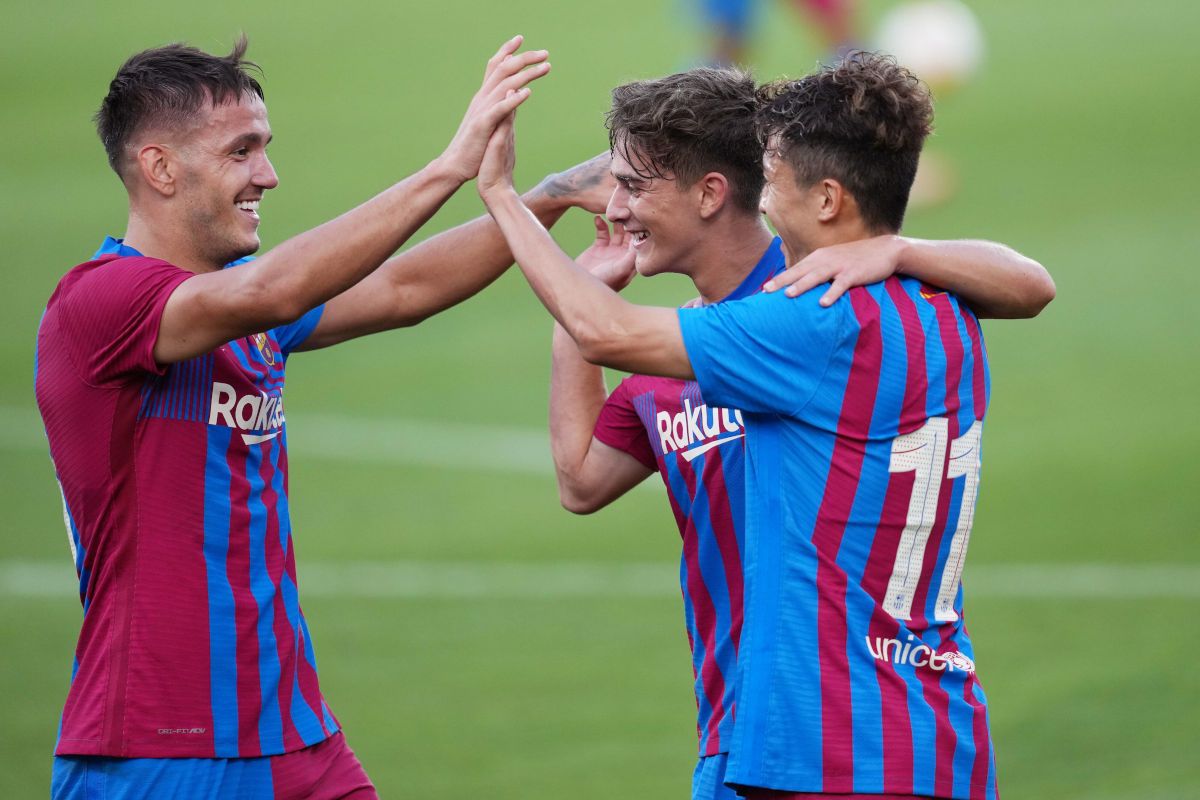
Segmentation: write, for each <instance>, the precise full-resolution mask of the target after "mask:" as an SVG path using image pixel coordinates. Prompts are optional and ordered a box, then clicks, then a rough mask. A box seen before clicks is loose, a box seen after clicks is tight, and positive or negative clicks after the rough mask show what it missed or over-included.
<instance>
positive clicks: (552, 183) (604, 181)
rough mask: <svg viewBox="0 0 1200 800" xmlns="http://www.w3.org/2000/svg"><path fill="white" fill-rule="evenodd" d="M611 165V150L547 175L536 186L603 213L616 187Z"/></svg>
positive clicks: (595, 211)
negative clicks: (562, 170)
mask: <svg viewBox="0 0 1200 800" xmlns="http://www.w3.org/2000/svg"><path fill="white" fill-rule="evenodd" d="M611 167H612V153H610V152H608V151H607V150H605V151H604V152H603V153H601V154H600V155H598V156H595V157H594V158H589V159H588V160H587V161H584V162H583V163H581V164H576V165H575V166H573V167H571V168H570V169H568V170H566V171H564V172H559V173H556V174H554V175H548V176H547V177H546V178H545V179H544V180H543V181H542V182H541V183H540V184H539V185H538V187H537V188H538V190H540V191H542V192H544V193H545V194H547V195H549V196H550V197H553V198H556V199H559V200H561V201H563V202H565V203H566V204H567V205H571V206H575V207H576V208H582V209H584V210H585V211H588V212H590V213H592V214H603V213H604V210H605V209H606V208H608V201H609V200H610V199H612V193H613V190H614V189H616V188H617V181H616V179H615V178H613V176H612V171H611Z"/></svg>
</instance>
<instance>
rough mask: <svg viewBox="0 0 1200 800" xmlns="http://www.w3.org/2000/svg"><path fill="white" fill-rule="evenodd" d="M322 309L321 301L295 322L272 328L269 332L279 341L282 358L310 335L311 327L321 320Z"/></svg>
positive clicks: (323, 306)
mask: <svg viewBox="0 0 1200 800" xmlns="http://www.w3.org/2000/svg"><path fill="white" fill-rule="evenodd" d="M324 311H325V304H324V303H322V304H321V305H319V306H317V307H316V308H314V309H312V310H310V311H308V312H307V313H306V314H305V315H304V316H302V317H301V318H300V319H298V320H296V321H295V322H292V323H289V324H287V325H280V326H279V327H278V328H274V329H272V331H271V333H273V334H274V335H275V341H277V342H279V349H280V351H281V352H282V353H283V356H284V358H287V356H288V354H289V353H291V352H292V351H293V350H295V349H296V348H297V347H299V346H300V345H302V344H304V340H305V339H307V338H308V337H309V336H310V335H312V332H313V328H315V327H317V323H318V322H320V321H321V314H322V313H323V312H324Z"/></svg>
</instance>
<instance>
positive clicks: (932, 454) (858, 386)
mask: <svg viewBox="0 0 1200 800" xmlns="http://www.w3.org/2000/svg"><path fill="white" fill-rule="evenodd" d="M840 305H842V308H840V309H834V312H835V313H840V314H841V315H842V316H843V319H842V321H841V323H840V325H841V332H840V334H839V336H838V337H837V339H838V341H837V343H836V344H835V345H834V346H833V347H832V348H831V349H830V352H829V360H828V362H827V364H826V365H825V370H824V375H823V377H822V378H821V380H820V382H819V384H818V385H817V386H816V389H815V391H814V392H813V393H812V395H811V397H810V398H809V399H808V402H807V403H806V404H805V405H804V406H803V407H802V408H799V409H797V410H796V411H795V412H794V413H793V414H791V415H788V416H771V415H754V417H753V418H752V419H748V421H747V436H748V438H747V449H748V452H749V469H750V470H751V471H752V472H753V473H754V474H753V475H752V477H751V478H750V482H751V484H752V485H757V486H759V487H786V488H783V489H782V490H780V491H777V492H774V493H772V492H759V493H758V494H757V496H755V495H754V494H753V492H751V498H750V499H749V500H748V502H754V500H755V499H757V500H758V501H759V502H760V505H759V507H758V513H759V514H761V519H762V524H760V525H756V526H754V527H753V528H752V531H753V533H752V536H751V541H750V543H749V544H748V548H751V550H752V551H751V552H748V554H747V559H748V562H749V563H752V564H753V565H754V569H755V570H756V573H755V578H754V586H753V588H752V591H753V592H754V596H753V598H752V599H751V600H750V604H751V608H750V609H749V611H748V623H747V628H748V632H747V634H746V638H745V639H744V640H743V647H744V648H748V650H749V658H748V659H747V667H746V669H745V673H744V676H743V677H744V680H743V682H742V684H741V686H740V690H739V698H738V699H739V713H740V714H745V715H747V722H748V723H750V724H749V725H748V726H747V728H746V740H745V741H746V744H747V745H748V748H747V750H746V752H760V753H765V754H766V755H765V756H764V767H766V768H767V769H768V770H769V769H770V767H769V766H768V764H769V763H770V761H771V758H770V755H769V754H770V753H771V751H772V750H774V748H775V746H777V745H780V744H783V743H784V742H789V743H790V745H792V746H796V747H797V748H798V749H797V752H803V753H806V754H810V755H812V756H814V758H812V759H811V760H810V761H809V762H808V764H787V763H785V762H783V761H780V762H778V763H777V764H776V767H777V768H778V769H780V770H781V771H782V772H783V773H785V774H787V773H792V774H795V775H796V777H797V778H800V777H801V776H802V777H803V779H804V786H805V787H808V786H815V785H817V783H818V781H817V779H818V778H819V790H820V791H826V792H831V791H846V792H849V791H856V792H864V791H887V792H894V793H909V792H911V793H914V794H937V795H938V796H955V797H959V796H961V797H968V796H970V797H974V796H984V795H985V794H986V793H987V792H988V791H989V789H991V790H992V791H994V788H993V787H994V779H992V778H991V773H992V770H993V768H992V765H991V747H990V742H989V739H988V734H987V720H986V709H985V707H984V700H983V694H982V690H981V689H980V687H979V684H978V680H977V678H976V676H975V670H974V658H973V652H972V648H971V643H970V641H969V639H968V637H967V633H966V630H965V628H964V626H963V624H962V619H961V611H962V597H961V590H960V577H961V574H962V566H963V561H964V558H965V554H966V546H967V540H968V537H969V535H970V526H971V520H972V518H973V513H974V506H975V497H976V492H977V488H978V478H979V466H980V457H979V452H980V437H981V433H982V420H983V417H984V412H985V410H986V405H987V390H988V375H987V364H986V356H985V354H984V349H983V341H982V337H981V335H980V331H979V327H978V323H977V322H976V320H975V318H974V316H973V315H972V314H971V313H970V312H969V311H968V310H966V309H964V308H962V307H961V306H960V305H959V303H958V301H957V300H956V299H955V298H954V297H952V296H951V295H948V294H946V293H944V292H939V291H936V290H930V289H928V288H926V287H922V286H921V285H920V284H919V283H917V282H915V281H912V280H907V279H896V278H892V279H889V280H887V281H885V282H883V283H879V284H874V285H872V286H869V287H864V288H860V289H855V290H852V291H851V292H850V293H849V294H848V295H847V296H846V298H845V299H844V300H843V301H842V302H841V304H840ZM814 477H815V478H816V480H814ZM772 494H773V496H772ZM772 519H773V520H774V521H773V522H772ZM770 553H777V554H780V555H781V556H782V557H781V558H770V557H766V554H770ZM760 556H761V557H760ZM750 617H753V621H749V618H750ZM768 630H776V631H778V632H779V635H778V636H777V637H774V638H772V639H767V637H765V636H763V635H761V634H762V632H764V631H768ZM743 652H746V650H744V651H743ZM779 670H783V671H789V672H791V671H795V672H797V673H799V675H800V677H799V678H798V679H796V680H789V681H774V682H773V684H772V685H771V689H769V690H768V689H767V683H766V682H767V681H769V680H770V676H772V675H774V674H776V672H777V671H779ZM761 697H770V698H771V702H772V703H773V704H774V707H775V709H776V712H775V713H776V714H779V713H781V712H782V714H783V716H785V717H790V718H792V724H789V725H787V726H772V725H770V724H765V725H761V726H755V725H754V720H755V719H756V718H758V719H761V718H760V717H758V715H756V714H753V713H751V712H750V710H749V707H750V706H751V705H753V704H754V703H756V702H757V701H758V698H761ZM814 701H817V702H815V703H814ZM815 709H819V711H817V710H815ZM756 727H757V728H758V729H757V730H756V729H755V728H756ZM756 734H757V735H758V737H760V740H759V741H758V742H757V746H756V745H755V744H754V740H755V738H756ZM780 777H782V775H781V776H780ZM802 788H803V787H802Z"/></svg>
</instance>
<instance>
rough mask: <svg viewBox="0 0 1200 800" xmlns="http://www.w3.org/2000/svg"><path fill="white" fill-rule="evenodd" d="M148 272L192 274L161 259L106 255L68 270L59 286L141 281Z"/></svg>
mask: <svg viewBox="0 0 1200 800" xmlns="http://www.w3.org/2000/svg"><path fill="white" fill-rule="evenodd" d="M148 272H161V273H185V274H190V273H188V272H187V270H184V269H182V268H181V267H177V266H175V265H174V264H171V263H168V262H166V261H163V260H162V259H161V258H149V257H147V256H120V255H111V254H106V255H102V256H99V257H98V258H93V259H91V260H89V261H84V262H83V263H82V264H78V265H76V266H74V267H72V268H71V269H69V270H67V272H66V274H65V275H63V277H62V278H61V279H60V280H59V282H58V285H59V287H60V288H62V287H74V286H76V285H79V284H91V283H97V284H99V283H113V282H117V281H121V280H128V279H131V278H133V279H140V278H142V277H145V276H146V274H147V273H148Z"/></svg>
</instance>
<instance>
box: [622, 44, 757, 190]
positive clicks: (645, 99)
mask: <svg viewBox="0 0 1200 800" xmlns="http://www.w3.org/2000/svg"><path fill="white" fill-rule="evenodd" d="M612 98H613V102H612V109H611V110H610V111H609V112H608V117H607V119H606V123H605V124H606V125H607V127H608V140H609V145H610V147H611V148H612V150H613V152H619V153H620V154H621V156H622V157H624V159H625V160H626V161H628V162H629V164H630V165H631V166H632V167H633V169H634V171H635V172H637V174H638V175H640V176H642V177H643V178H674V179H675V180H677V181H679V182H680V185H682V186H690V185H692V184H693V183H695V182H696V181H697V180H699V179H700V178H701V177H703V176H704V175H705V174H707V173H709V172H719V173H721V174H722V175H724V176H725V178H726V179H727V180H728V181H729V185H730V188H731V193H732V198H733V202H734V205H735V206H736V207H737V208H739V209H740V210H742V211H748V212H750V213H757V211H758V198H759V196H760V195H761V194H762V186H763V176H762V146H761V145H760V144H759V141H758V137H757V135H756V133H755V127H754V113H755V110H756V108H757V100H756V97H755V87H754V78H753V77H751V76H750V74H749V73H746V72H743V71H741V70H738V69H714V68H698V69H693V70H688V71H687V72H680V73H677V74H675V75H668V76H667V77H665V78H658V79H656V80H649V81H635V82H633V83H626V84H624V85H622V86H618V87H617V88H616V89H613V92H612Z"/></svg>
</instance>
